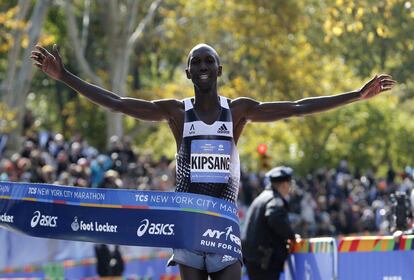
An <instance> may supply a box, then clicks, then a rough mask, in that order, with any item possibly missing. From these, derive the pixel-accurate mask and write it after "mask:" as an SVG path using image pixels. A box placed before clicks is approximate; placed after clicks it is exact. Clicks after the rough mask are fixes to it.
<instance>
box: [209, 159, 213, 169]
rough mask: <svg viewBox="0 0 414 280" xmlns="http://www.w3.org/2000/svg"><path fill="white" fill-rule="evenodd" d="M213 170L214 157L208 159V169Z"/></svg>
mask: <svg viewBox="0 0 414 280" xmlns="http://www.w3.org/2000/svg"><path fill="white" fill-rule="evenodd" d="M213 168H214V157H208V169H213Z"/></svg>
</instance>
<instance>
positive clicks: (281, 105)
mask: <svg viewBox="0 0 414 280" xmlns="http://www.w3.org/2000/svg"><path fill="white" fill-rule="evenodd" d="M31 58H32V59H33V61H34V65H35V66H37V67H38V68H39V69H41V70H42V71H43V72H44V73H46V74H47V75H49V76H50V77H51V78H53V79H55V80H59V81H62V82H64V83H65V84H67V85H68V86H69V87H71V88H73V89H74V90H75V91H77V92H79V93H80V94H82V95H83V96H85V97H87V98H88V99H90V100H91V101H92V102H94V103H97V104H98V105H101V106H104V107H106V108H109V109H111V110H113V111H117V112H122V113H124V114H127V115H129V116H132V117H135V118H137V119H140V120H147V121H167V122H168V124H169V126H170V129H171V132H172V133H173V135H174V138H175V141H176V144H177V151H178V153H177V186H176V191H178V192H191V193H199V194H204V195H210V196H213V197H218V198H222V199H225V200H228V201H231V202H233V203H236V199H237V195H238V188H239V174H240V164H239V156H238V153H237V149H236V144H237V141H238V139H239V137H240V135H241V133H242V131H243V128H244V126H245V125H246V123H247V122H249V121H250V122H271V121H277V120H280V119H283V118H289V117H292V116H303V115H309V114H313V113H317V112H322V111H326V110H329V109H333V108H336V107H339V106H342V105H345V104H348V103H351V102H355V101H359V100H363V99H368V98H371V97H374V96H376V95H378V94H379V93H381V92H383V91H387V90H390V89H392V88H393V86H394V85H395V84H396V82H395V81H394V80H392V78H391V76H389V75H379V76H375V77H374V78H373V79H372V80H370V81H369V82H368V83H366V84H365V85H364V86H363V87H362V88H361V89H359V90H355V91H352V92H348V93H343V94H338V95H333V96H320V97H313V98H305V99H301V100H298V101H287V102H286V101H284V102H279V101H278V102H259V101H256V100H253V99H251V98H246V97H240V98H237V99H234V100H230V99H227V98H225V97H222V96H219V94H218V92H217V78H218V77H220V76H221V74H222V66H221V64H220V58H219V55H218V54H217V52H216V50H214V48H212V47H211V46H209V45H206V44H199V45H197V46H195V47H194V48H193V49H192V50H191V51H190V53H189V55H188V62H187V69H186V70H185V72H186V75H187V78H188V79H191V80H192V82H193V84H194V93H195V94H194V97H192V98H187V99H184V100H177V99H163V100H155V101H146V100H142V99H135V98H128V97H120V96H118V95H117V94H116V93H113V92H110V91H108V90H105V89H103V88H100V87H98V86H95V85H93V84H90V83H88V82H85V81H83V80H82V79H80V78H79V77H77V76H75V75H74V74H72V73H70V72H69V71H68V70H67V69H65V67H64V65H63V63H62V59H61V57H60V55H59V51H58V47H57V46H56V45H54V46H53V50H52V51H51V52H49V51H48V50H46V49H45V48H43V47H42V46H39V45H38V46H36V50H34V51H33V52H32V55H31ZM228 230H229V231H230V230H231V229H228ZM229 234H230V232H229ZM175 263H178V264H179V266H180V273H181V277H182V279H184V280H186V279H207V278H208V275H210V276H211V278H212V279H213V280H216V279H240V278H241V260H237V259H234V258H232V257H230V256H221V255H216V254H210V253H205V252H195V251H189V250H183V249H175V250H174V254H173V257H172V258H171V260H170V262H169V264H171V265H173V264H175Z"/></svg>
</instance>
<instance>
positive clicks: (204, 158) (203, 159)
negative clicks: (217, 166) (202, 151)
mask: <svg viewBox="0 0 414 280" xmlns="http://www.w3.org/2000/svg"><path fill="white" fill-rule="evenodd" d="M206 163H207V158H206V157H202V158H201V169H204V165H205V164H206Z"/></svg>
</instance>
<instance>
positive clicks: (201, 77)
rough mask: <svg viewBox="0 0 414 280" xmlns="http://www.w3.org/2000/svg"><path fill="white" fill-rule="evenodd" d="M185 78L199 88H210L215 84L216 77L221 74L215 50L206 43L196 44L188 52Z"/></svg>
mask: <svg viewBox="0 0 414 280" xmlns="http://www.w3.org/2000/svg"><path fill="white" fill-rule="evenodd" d="M185 72H186V74H187V78H188V79H191V80H192V81H193V83H194V85H195V86H196V87H197V88H199V89H201V90H206V89H210V88H211V87H212V86H215V85H216V84H217V77H220V76H221V72H222V67H221V65H220V58H219V55H218V54H217V51H216V50H215V49H214V48H213V47H211V46H209V45H207V44H198V45H196V46H195V47H194V48H192V49H191V51H190V53H189V54H188V61H187V69H186V70H185Z"/></svg>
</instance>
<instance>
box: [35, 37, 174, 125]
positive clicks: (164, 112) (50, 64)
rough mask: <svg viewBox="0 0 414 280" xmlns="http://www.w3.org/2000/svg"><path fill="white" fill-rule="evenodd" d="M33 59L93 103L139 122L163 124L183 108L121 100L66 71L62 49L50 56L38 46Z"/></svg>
mask: <svg viewBox="0 0 414 280" xmlns="http://www.w3.org/2000/svg"><path fill="white" fill-rule="evenodd" d="M31 58H32V59H33V60H34V65H35V66H37V67H38V68H39V69H40V70H42V71H43V72H44V73H46V74H47V75H49V76H50V77H51V78H53V79H55V80H59V81H62V82H64V83H65V84H67V85H68V86H69V87H71V88H72V89H74V90H75V91H77V92H79V93H80V94H82V95H83V96H85V97H86V98H88V99H89V100H91V101H92V102H94V103H96V104H99V105H101V106H104V107H106V108H108V109H110V110H112V111H116V112H122V113H124V114H127V115H129V116H132V117H134V118H137V119H141V120H146V121H162V120H170V119H171V118H172V111H173V110H172V109H174V108H177V106H182V105H181V102H180V101H178V100H175V99H168V100H155V101H147V100H142V99H135V98H128V97H121V96H119V95H117V94H115V93H113V92H111V91H108V90H106V89H103V88H101V87H98V86H96V85H93V84H91V83H88V82H86V81H84V80H82V79H80V78H79V77H77V76H76V75H74V74H72V73H70V72H69V71H68V70H66V69H65V67H64V65H63V63H62V59H61V57H60V54H59V51H58V48H57V46H56V45H54V46H53V50H52V52H51V53H50V52H49V51H47V50H46V49H45V48H43V47H41V46H39V45H38V46H36V50H35V51H32V55H31Z"/></svg>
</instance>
